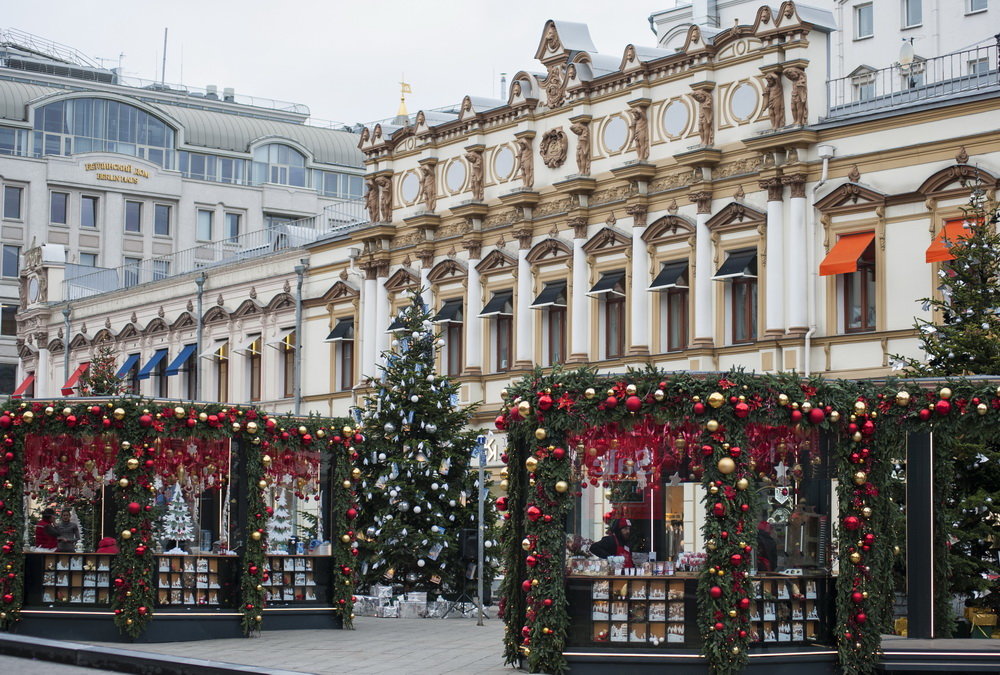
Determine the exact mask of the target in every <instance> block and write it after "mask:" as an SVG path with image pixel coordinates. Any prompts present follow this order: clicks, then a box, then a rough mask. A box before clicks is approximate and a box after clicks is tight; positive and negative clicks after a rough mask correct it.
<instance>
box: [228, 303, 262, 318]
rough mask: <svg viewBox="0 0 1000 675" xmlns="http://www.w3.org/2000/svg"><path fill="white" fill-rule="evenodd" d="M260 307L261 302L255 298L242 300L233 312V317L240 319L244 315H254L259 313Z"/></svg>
mask: <svg viewBox="0 0 1000 675" xmlns="http://www.w3.org/2000/svg"><path fill="white" fill-rule="evenodd" d="M262 309H263V308H262V307H261V304H260V303H259V302H257V301H256V300H253V299H248V300H244V301H243V302H242V303H240V306H239V307H237V308H236V311H235V312H233V318H234V319H241V318H243V317H245V316H254V315H255V314H260V312H261V310H262Z"/></svg>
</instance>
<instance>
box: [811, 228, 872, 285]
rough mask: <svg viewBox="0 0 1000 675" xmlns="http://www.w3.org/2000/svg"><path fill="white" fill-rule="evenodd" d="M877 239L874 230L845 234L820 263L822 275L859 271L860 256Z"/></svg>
mask: <svg viewBox="0 0 1000 675" xmlns="http://www.w3.org/2000/svg"><path fill="white" fill-rule="evenodd" d="M873 241H875V233H874V232H860V233H857V234H845V235H844V236H842V237H841V238H840V239H838V240H837V243H836V244H834V245H833V248H831V249H830V252H829V253H827V254H826V257H825V258H823V262H821V263H820V264H819V274H820V276H824V277H826V276H830V275H831V274H850V273H851V272H857V271H858V258H860V257H861V256H862V255H863V254H864V252H865V249H866V248H868V247H869V246H870V245H871V243H872V242H873Z"/></svg>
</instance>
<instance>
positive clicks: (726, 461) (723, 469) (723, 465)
mask: <svg viewBox="0 0 1000 675" xmlns="http://www.w3.org/2000/svg"><path fill="white" fill-rule="evenodd" d="M717 468H718V469H719V473H721V474H725V475H727V476H728V475H729V474H731V473H732V472H733V471H736V462H734V461H733V459H732V458H731V457H723V458H722V459H720V460H719V464H718V466H717Z"/></svg>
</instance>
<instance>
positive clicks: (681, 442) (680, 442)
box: [674, 436, 688, 450]
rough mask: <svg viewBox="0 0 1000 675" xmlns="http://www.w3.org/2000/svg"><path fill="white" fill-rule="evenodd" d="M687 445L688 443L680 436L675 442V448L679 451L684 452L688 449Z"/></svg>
mask: <svg viewBox="0 0 1000 675" xmlns="http://www.w3.org/2000/svg"><path fill="white" fill-rule="evenodd" d="M687 444H688V442H687V441H686V440H684V439H683V438H681V437H680V436H678V437H677V440H675V441H674V447H675V448H677V449H678V450H683V449H684V448H686V447H687Z"/></svg>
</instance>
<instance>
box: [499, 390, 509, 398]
mask: <svg viewBox="0 0 1000 675" xmlns="http://www.w3.org/2000/svg"><path fill="white" fill-rule="evenodd" d="M508 396H510V392H509V391H507V390H506V389H501V390H500V398H502V399H504V400H507V397H508Z"/></svg>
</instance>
